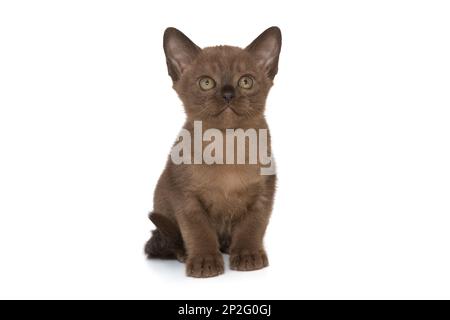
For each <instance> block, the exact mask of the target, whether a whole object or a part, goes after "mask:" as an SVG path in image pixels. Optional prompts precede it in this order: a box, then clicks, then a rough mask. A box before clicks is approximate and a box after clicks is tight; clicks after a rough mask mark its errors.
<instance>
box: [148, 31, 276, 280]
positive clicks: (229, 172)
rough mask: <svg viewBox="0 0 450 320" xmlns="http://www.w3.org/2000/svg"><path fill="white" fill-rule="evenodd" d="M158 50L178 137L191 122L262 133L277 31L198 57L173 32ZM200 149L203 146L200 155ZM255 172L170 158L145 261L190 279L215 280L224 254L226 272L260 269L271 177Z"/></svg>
mask: <svg viewBox="0 0 450 320" xmlns="http://www.w3.org/2000/svg"><path fill="white" fill-rule="evenodd" d="M163 42H164V43H163V44H164V52H165V54H166V59H167V67H168V72H169V75H170V77H171V78H172V80H173V88H174V89H175V91H176V92H177V94H178V96H179V97H180V99H181V101H182V102H183V105H184V108H185V112H186V116H187V119H186V123H185V125H184V130H185V132H188V133H191V134H192V135H194V127H195V124H194V121H201V124H202V128H203V130H206V129H211V128H215V129H216V130H219V132H223V133H224V135H225V131H226V129H233V128H241V129H243V130H246V129H252V128H253V129H256V130H258V129H267V123H266V121H265V118H264V108H265V102H266V98H267V95H268V93H269V90H270V87H271V86H272V83H273V79H274V77H275V75H276V74H277V71H278V57H279V54H280V50H281V32H280V29H279V28H277V27H271V28H269V29H267V30H266V31H264V32H263V33H262V34H261V35H260V36H259V37H257V38H256V39H255V40H254V41H253V42H252V43H251V44H250V45H249V46H247V47H246V48H245V49H241V48H238V47H231V46H217V47H207V48H204V49H200V48H199V47H198V46H197V45H195V44H194V43H193V42H192V41H191V40H190V39H189V38H188V37H186V36H185V35H184V34H183V33H182V32H180V31H179V30H177V29H175V28H168V29H166V31H165V33H164V41H163ZM193 140H194V139H192V144H194V142H193ZM268 140H269V141H268V144H269V146H268V151H269V152H270V137H269V138H268ZM248 143H250V142H248ZM206 146H207V144H206V143H205V142H204V141H203V142H202V144H201V147H202V151H203V150H204V148H205V147H206ZM219 151H220V150H219ZM219 151H216V152H219ZM223 152H224V154H225V153H226V152H227V150H224V151H223ZM228 152H229V151H228ZM184 155H188V154H187V153H186V154H184ZM192 157H195V155H194V153H192ZM188 158H190V157H188ZM248 158H249V156H248V154H246V160H248ZM261 167H262V163H261V162H260V161H258V162H257V163H256V164H255V163H253V164H250V163H246V164H220V163H219V164H218V163H215V164H205V163H202V164H189V163H187V164H186V163H182V164H175V163H174V162H173V161H172V159H170V158H169V160H168V162H167V165H166V168H165V170H164V172H163V173H162V175H161V177H160V179H159V181H158V184H157V187H156V191H155V195H154V211H153V212H152V213H151V214H150V220H151V221H152V222H153V223H154V224H155V226H156V227H157V229H156V230H154V231H153V233H152V237H151V238H150V240H149V241H148V242H147V244H146V246H145V252H146V254H147V256H148V257H149V258H169V259H170V258H175V259H178V260H180V261H183V262H185V263H186V274H187V275H188V276H192V277H213V276H217V275H219V274H222V273H223V272H224V263H223V257H222V254H221V253H229V254H230V267H231V269H233V270H241V271H250V270H257V269H261V268H264V267H266V266H267V265H268V259H267V255H266V252H265V250H264V247H263V237H264V233H265V230H266V227H267V224H268V221H269V217H270V214H271V211H272V204H273V198H274V193H275V180H276V177H275V175H261V172H260V169H261Z"/></svg>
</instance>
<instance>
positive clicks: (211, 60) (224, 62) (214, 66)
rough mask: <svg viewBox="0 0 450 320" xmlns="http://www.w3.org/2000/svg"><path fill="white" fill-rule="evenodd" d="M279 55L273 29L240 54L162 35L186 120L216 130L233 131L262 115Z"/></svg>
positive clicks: (175, 33)
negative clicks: (204, 123)
mask: <svg viewBox="0 0 450 320" xmlns="http://www.w3.org/2000/svg"><path fill="white" fill-rule="evenodd" d="M280 50H281V32H280V29H279V28H277V27H271V28H269V29H267V30H266V31H264V32H263V33H262V34H261V35H260V36H258V37H257V38H256V39H255V40H254V41H253V42H252V43H251V44H250V45H248V46H247V47H246V48H245V49H241V48H238V47H231V46H217V47H207V48H204V49H201V48H199V47H198V46H197V45H196V44H195V43H193V42H192V41H191V40H190V39H189V38H188V37H187V36H186V35H184V34H183V33H182V32H181V31H179V30H177V29H175V28H168V29H166V31H165V33H164V52H165V54H166V59H167V67H168V70H169V75H170V77H171V78H172V80H173V87H174V89H175V91H176V92H177V93H178V95H179V97H180V99H181V100H182V102H183V105H184V107H185V110H186V114H187V117H188V120H202V121H209V122H214V123H216V124H218V125H219V124H223V125H226V126H233V125H236V124H239V123H240V122H242V121H245V120H249V119H253V118H257V117H261V116H262V115H263V113H264V106H265V102H266V98H267V94H268V92H269V89H270V87H271V86H272V81H273V78H274V77H275V75H276V74H277V71H278V57H279V54H280Z"/></svg>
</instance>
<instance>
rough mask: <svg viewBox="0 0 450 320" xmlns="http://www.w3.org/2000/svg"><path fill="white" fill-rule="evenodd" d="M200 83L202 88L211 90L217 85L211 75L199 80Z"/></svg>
mask: <svg viewBox="0 0 450 320" xmlns="http://www.w3.org/2000/svg"><path fill="white" fill-rule="evenodd" d="M198 85H199V86H200V88H201V89H202V90H205V91H206V90H211V89H212V88H214V87H215V86H216V82H215V81H214V80H213V79H212V78H210V77H203V78H201V79H200V80H199V81H198Z"/></svg>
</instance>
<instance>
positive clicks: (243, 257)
mask: <svg viewBox="0 0 450 320" xmlns="http://www.w3.org/2000/svg"><path fill="white" fill-rule="evenodd" d="M268 265H269V260H268V259H267V254H266V252H265V251H264V250H257V251H251V250H240V251H237V252H231V255H230V268H231V269H232V270H238V271H253V270H258V269H262V268H265V267H267V266H268Z"/></svg>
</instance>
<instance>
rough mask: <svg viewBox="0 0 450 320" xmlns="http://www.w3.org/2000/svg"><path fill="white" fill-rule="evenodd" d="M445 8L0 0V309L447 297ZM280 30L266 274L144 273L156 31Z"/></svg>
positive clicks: (157, 68)
mask: <svg viewBox="0 0 450 320" xmlns="http://www.w3.org/2000/svg"><path fill="white" fill-rule="evenodd" d="M449 17H450V4H449V3H448V1H289V2H288V1H273V2H267V1H261V0H259V1H230V0H229V1H227V2H226V3H224V2H217V1H209V2H208V1H206V2H205V1H198V2H197V1H163V2H159V3H157V2H155V1H2V2H1V4H0V153H1V154H0V298H139V299H140V298H153V299H155V298H157V299H169V298H179V299H186V298H192V299H205V298H210V299H215V298H235V299H239V298H248V299H259V298H274V299H281V298H296V299H300V298H307V299H315V298H343V299H347V298H360V299H365V298H387V299H390V298H450V272H449V270H450V257H449V253H450V250H449V245H450V233H449V228H450V197H449V196H450V169H449V168H450V166H449V164H450V150H449V147H450V144H449V142H450V125H449V123H450V91H449V89H450V41H449V40H450V19H449ZM272 25H278V26H279V27H280V28H281V30H282V32H283V48H282V54H281V59H280V66H279V74H278V76H277V78H276V81H275V86H274V88H273V90H272V92H271V94H270V97H269V100H268V103H267V109H268V110H267V118H268V121H269V124H270V125H271V130H272V135H273V145H274V151H275V154H276V157H277V164H278V172H279V188H278V193H277V197H276V204H275V209H274V212H273V218H272V220H271V223H270V226H269V230H268V233H267V237H266V246H267V250H268V253H269V258H270V263H271V265H270V267H269V268H267V269H265V270H262V271H257V272H250V273H239V272H235V271H229V270H227V271H226V273H225V275H222V276H220V277H218V278H213V279H201V280H198V279H191V278H187V277H185V276H184V265H182V264H180V263H178V262H173V261H172V262H161V261H150V262H149V261H146V260H145V258H144V255H143V245H144V243H145V241H146V240H147V239H148V237H149V232H150V230H151V229H152V226H151V223H150V222H149V221H148V220H147V213H148V211H150V210H151V208H152V193H153V189H154V186H155V184H156V181H157V179H158V176H159V174H160V173H161V171H162V169H163V167H164V163H165V161H166V157H167V154H168V152H169V149H170V146H171V145H172V143H173V141H174V139H175V137H176V135H177V133H178V131H179V129H180V127H181V125H182V123H183V120H184V115H183V112H182V107H181V103H180V102H179V100H178V98H177V97H176V94H175V92H174V91H173V90H172V89H171V80H170V78H169V77H168V75H167V70H166V66H165V58H164V55H163V50H162V34H163V31H164V29H165V28H166V27H168V26H175V27H178V28H179V29H181V30H182V31H183V32H185V33H186V34H187V35H189V36H190V37H191V38H192V39H193V40H194V41H195V42H196V43H197V44H198V45H200V46H209V45H216V44H232V45H238V46H245V45H247V44H248V43H250V41H251V40H253V39H254V38H255V37H256V36H257V35H258V34H259V33H260V32H262V31H263V30H264V29H266V28H267V27H270V26H272Z"/></svg>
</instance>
